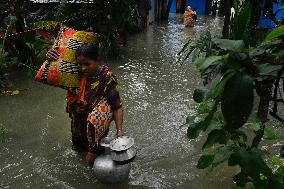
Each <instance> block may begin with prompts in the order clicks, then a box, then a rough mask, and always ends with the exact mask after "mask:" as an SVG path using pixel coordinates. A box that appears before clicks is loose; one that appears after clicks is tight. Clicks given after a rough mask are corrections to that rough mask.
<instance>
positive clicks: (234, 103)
mask: <svg viewBox="0 0 284 189" xmlns="http://www.w3.org/2000/svg"><path fill="white" fill-rule="evenodd" d="M253 90H254V85H253V81H252V79H251V78H250V77H249V76H248V75H246V74H243V73H237V74H235V75H234V76H233V77H231V78H230V79H229V80H228V81H227V83H226V85H225V88H224V91H223V93H222V96H221V110H222V113H223V116H224V119H225V122H226V125H225V127H226V129H228V130H233V129H238V128H240V127H241V126H242V125H243V124H244V123H246V121H247V120H248V117H249V116H250V114H251V111H252V107H253V99H254V92H253Z"/></svg>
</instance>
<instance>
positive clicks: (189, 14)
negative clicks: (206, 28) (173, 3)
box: [183, 10, 194, 27]
mask: <svg viewBox="0 0 284 189" xmlns="http://www.w3.org/2000/svg"><path fill="white" fill-rule="evenodd" d="M193 16H194V12H193V11H192V10H186V11H185V12H184V14H183V17H184V25H185V27H188V26H189V27H192V26H193Z"/></svg>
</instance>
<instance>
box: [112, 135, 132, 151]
mask: <svg viewBox="0 0 284 189" xmlns="http://www.w3.org/2000/svg"><path fill="white" fill-rule="evenodd" d="M133 145H134V139H133V138H131V137H128V136H122V137H118V138H116V139H114V140H112V141H111V142H110V149H112V150H114V151H123V150H127V149H129V148H130V147H131V146H133Z"/></svg>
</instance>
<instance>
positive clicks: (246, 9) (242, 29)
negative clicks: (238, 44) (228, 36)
mask: <svg viewBox="0 0 284 189" xmlns="http://www.w3.org/2000/svg"><path fill="white" fill-rule="evenodd" d="M244 3H245V4H244V6H242V8H241V9H240V10H239V12H237V13H236V14H235V17H234V27H233V39H235V40H243V39H245V36H246V33H247V32H246V30H247V28H248V25H249V23H250V21H251V11H252V4H251V3H250V1H245V2H244Z"/></svg>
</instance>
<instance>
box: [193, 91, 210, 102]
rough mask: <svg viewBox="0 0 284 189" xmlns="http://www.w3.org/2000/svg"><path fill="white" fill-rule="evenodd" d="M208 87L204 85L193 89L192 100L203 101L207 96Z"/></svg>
mask: <svg viewBox="0 0 284 189" xmlns="http://www.w3.org/2000/svg"><path fill="white" fill-rule="evenodd" d="M207 94H208V89H207V88H205V87H197V88H196V89H194V91H193V100H194V101H195V102H197V103H201V102H204V101H205V100H206V98H207Z"/></svg>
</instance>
